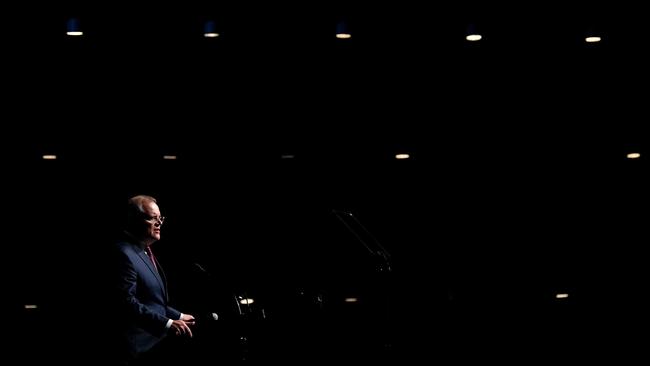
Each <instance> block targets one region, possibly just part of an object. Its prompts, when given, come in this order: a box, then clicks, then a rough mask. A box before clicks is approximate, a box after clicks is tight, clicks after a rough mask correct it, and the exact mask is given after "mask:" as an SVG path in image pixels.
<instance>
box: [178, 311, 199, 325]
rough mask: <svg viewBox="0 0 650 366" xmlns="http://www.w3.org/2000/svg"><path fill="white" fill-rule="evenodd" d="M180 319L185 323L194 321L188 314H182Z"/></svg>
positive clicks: (189, 323)
mask: <svg viewBox="0 0 650 366" xmlns="http://www.w3.org/2000/svg"><path fill="white" fill-rule="evenodd" d="M181 320H182V321H184V322H185V323H186V324H187V325H194V323H195V322H196V320H195V319H194V317H193V316H192V315H190V314H183V316H181Z"/></svg>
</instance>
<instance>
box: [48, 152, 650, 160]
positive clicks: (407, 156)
mask: <svg viewBox="0 0 650 366" xmlns="http://www.w3.org/2000/svg"><path fill="white" fill-rule="evenodd" d="M295 157H296V156H295V155H293V154H283V155H281V156H280V158H282V159H286V160H289V159H294V158H295ZM626 157H627V158H628V159H640V158H641V153H638V152H631V153H628V154H627V155H626ZM42 158H43V160H57V159H58V156H57V155H54V154H46V155H43V156H42ZM162 158H163V160H176V159H178V156H177V155H163V157H162ZM410 158H411V155H410V154H406V153H399V154H395V159H396V160H406V159H410Z"/></svg>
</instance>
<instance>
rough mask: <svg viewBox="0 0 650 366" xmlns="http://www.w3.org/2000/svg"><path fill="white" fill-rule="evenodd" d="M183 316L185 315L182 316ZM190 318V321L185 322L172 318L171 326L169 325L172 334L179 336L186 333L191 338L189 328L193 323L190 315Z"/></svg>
mask: <svg viewBox="0 0 650 366" xmlns="http://www.w3.org/2000/svg"><path fill="white" fill-rule="evenodd" d="M183 318H185V316H183ZM190 318H191V323H189V322H186V321H185V320H182V319H181V320H173V321H172V326H171V327H170V328H171V330H172V331H173V332H174V334H176V335H178V336H180V335H188V336H190V338H192V330H191V329H190V325H192V324H194V317H193V316H191V315H190Z"/></svg>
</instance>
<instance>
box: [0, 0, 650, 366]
mask: <svg viewBox="0 0 650 366" xmlns="http://www.w3.org/2000/svg"><path fill="white" fill-rule="evenodd" d="M169 4H170V5H161V4H156V5H137V6H136V5H133V4H119V3H106V4H101V3H100V4H93V6H92V7H89V6H88V5H83V4H79V3H75V2H60V3H58V4H49V5H40V4H39V5H36V4H23V5H21V6H17V7H16V6H12V7H9V6H7V7H6V9H5V10H4V11H3V14H5V19H4V21H3V24H2V40H3V44H2V58H3V65H4V66H3V70H4V72H3V81H2V88H3V89H4V92H3V95H4V98H3V101H2V104H3V112H4V113H3V116H4V118H3V119H4V121H3V127H2V134H1V135H0V136H1V137H2V144H1V145H0V146H1V147H0V152H1V153H2V157H1V158H0V162H1V163H2V166H3V174H2V179H3V181H4V184H3V187H5V199H4V200H3V202H4V210H5V214H4V215H3V217H4V224H3V225H2V227H3V232H4V233H5V235H4V238H5V239H4V240H5V245H4V247H5V254H4V255H3V257H4V258H6V262H5V266H3V267H4V268H3V274H2V278H3V288H4V290H5V295H4V296H3V298H4V301H3V308H2V309H3V313H4V314H5V315H7V316H8V317H9V318H10V319H11V321H10V322H9V324H10V327H11V329H13V332H12V334H14V335H15V337H14V339H16V340H17V343H16V344H17V346H18V347H17V348H13V349H14V350H16V351H19V352H20V354H21V355H23V360H25V361H28V360H31V359H32V357H35V356H37V355H40V354H43V353H44V354H48V355H52V356H53V357H54V355H55V356H56V357H57V358H58V357H61V358H63V359H72V358H76V356H81V355H87V354H90V355H91V356H93V355H94V354H93V350H94V347H95V345H96V344H101V343H102V342H103V334H102V333H103V329H105V328H104V327H106V326H108V324H105V323H104V320H105V316H104V315H103V314H104V312H106V311H109V312H110V309H105V308H103V306H102V301H101V299H102V291H101V287H99V284H100V283H101V279H102V273H101V270H99V269H100V268H102V267H101V266H100V265H97V264H98V263H101V262H102V256H101V254H102V250H103V248H104V247H105V246H106V245H110V242H111V240H112V239H113V238H114V237H115V235H116V233H117V232H118V230H117V228H118V226H119V223H120V219H121V214H122V209H123V205H124V203H125V201H126V199H127V198H128V197H130V196H131V195H135V194H150V195H154V196H155V197H157V198H158V199H159V203H160V206H161V210H162V212H163V214H164V215H166V216H167V217H168V220H167V221H166V222H165V225H164V230H163V233H162V234H163V239H162V241H161V242H160V243H158V244H156V246H155V248H154V249H155V250H156V253H157V255H158V257H159V259H160V261H161V262H162V263H163V265H164V268H165V271H166V273H167V276H168V277H169V281H170V283H169V285H170V290H171V292H172V298H173V299H174V301H175V303H176V304H177V305H178V307H179V308H180V309H181V310H182V311H186V312H190V313H194V314H195V315H197V316H199V317H200V320H204V321H203V322H201V321H200V322H199V325H198V326H197V329H196V333H197V337H196V339H195V342H191V343H189V344H188V345H187V347H189V348H190V349H192V353H191V356H189V357H190V358H193V359H195V360H198V359H199V358H200V359H202V360H203V359H208V360H211V359H218V360H222V361H223V360H225V361H228V362H235V361H238V360H241V359H243V358H246V359H248V360H250V361H259V362H267V361H269V360H273V359H277V360H303V361H304V360H308V361H313V360H321V359H326V360H331V361H340V360H342V359H350V358H351V357H352V358H353V359H356V360H361V361H366V362H367V361H376V360H389V359H394V360H396V361H398V362H401V361H403V360H411V359H412V360H414V359H421V358H422V357H424V358H425V359H427V360H433V361H438V362H441V361H442V360H445V362H448V363H460V362H463V361H465V360H468V359H470V358H472V357H479V358H481V359H484V360H487V359H494V360H501V361H503V360H514V361H516V360H521V359H525V360H532V359H545V360H554V359H556V358H559V357H566V358H569V359H575V360H585V359H590V360H596V359H599V358H601V357H602V356H605V355H622V356H623V357H627V356H630V357H631V356H643V355H642V354H641V353H642V352H641V351H642V350H643V349H644V347H643V346H642V345H643V339H645V336H642V335H641V336H639V335H637V334H643V330H644V329H645V327H646V326H647V325H648V321H647V315H646V314H645V308H646V307H647V305H648V300H647V295H646V292H647V284H646V280H645V279H646V278H647V277H648V274H647V271H648V270H647V265H646V260H645V259H646V257H645V256H644V254H643V253H645V248H644V245H645V243H646V241H647V236H646V233H645V230H644V229H645V227H646V222H647V219H648V214H647V205H648V196H647V189H646V187H647V185H648V178H647V176H646V174H645V173H646V171H647V157H646V156H645V153H646V152H647V149H648V144H647V143H648V141H647V140H648V139H647V134H646V133H645V132H643V131H646V127H645V126H644V124H645V121H646V119H647V108H646V103H645V100H646V99H647V92H646V89H647V88H645V84H647V81H648V71H647V69H648V68H647V64H648V62H647V61H648V60H647V56H646V55H647V54H648V53H647V50H646V49H644V48H647V46H646V45H645V41H644V40H643V38H642V33H640V32H641V31H643V27H644V24H645V23H644V22H643V20H644V19H643V17H642V12H641V11H640V10H639V9H640V5H638V6H632V5H629V4H622V3H620V2H616V3H615V2H609V4H608V3H607V2H605V3H604V4H588V3H578V4H573V5H571V6H568V5H557V4H552V3H551V4H549V3H546V2H544V3H539V4H536V3H532V4H527V5H518V6H514V5H509V6H505V5H502V6H493V5H487V4H476V3H472V2H462V3H456V2H442V3H440V4H438V3H437V4H420V3H412V4H411V3H408V2H407V3H405V2H386V3H385V4H384V5H376V4H365V5H361V4H348V3H345V2H334V3H328V4H322V3H314V4H310V5H295V4H273V5H268V4H267V5H257V4H256V5H253V4H245V5H244V4H236V3H234V2H233V3H223V2H212V3H209V4H201V3H196V2H182V3H181V2H171V3H169ZM71 16H74V17H79V18H80V20H81V24H82V27H83V28H84V31H85V35H84V36H83V37H78V38H75V37H67V36H66V35H65V22H66V20H67V19H68V18H69V17H71ZM206 19H216V20H217V22H218V24H219V26H220V27H221V28H220V30H221V37H219V38H216V39H206V38H204V37H202V33H201V32H202V23H203V21H205V20H206ZM339 19H344V20H346V21H348V23H349V24H350V25H351V27H352V34H353V37H352V38H351V39H350V40H338V39H336V38H335V37H334V29H335V28H334V25H335V24H336V22H337V21H338V20H339ZM469 22H477V23H478V24H480V25H481V26H482V27H483V28H482V29H483V30H484V32H483V34H484V39H483V40H482V41H481V42H479V43H468V42H466V41H465V40H464V31H465V27H466V26H467V24H468V23H469ZM589 28H593V29H597V30H599V31H600V32H601V34H602V35H603V41H602V42H601V43H598V44H586V43H584V41H583V37H584V32H585V30H586V29H589ZM400 152H407V153H409V154H411V159H409V160H395V159H394V156H395V154H396V153H400ZM629 152H640V153H641V154H642V156H641V158H640V159H636V160H631V159H626V154H627V153H629ZM43 154H56V155H57V157H58V158H57V160H54V161H49V160H42V159H41V157H42V155H43ZM164 155H176V156H177V159H176V160H163V158H162V157H163V156H164ZM288 155H290V156H293V158H287V156H288ZM334 209H336V210H343V211H349V212H352V213H353V214H354V215H355V216H356V217H357V218H358V219H359V220H360V222H361V223H362V224H363V225H364V226H365V227H366V228H367V229H368V230H369V232H370V233H372V235H373V236H374V237H375V238H376V239H377V240H378V242H379V243H380V244H381V245H383V247H385V248H386V250H387V251H388V252H389V253H390V254H391V263H390V264H391V265H392V266H391V269H392V271H390V273H387V272H386V271H381V272H380V271H378V268H384V267H382V266H381V264H384V263H383V262H382V261H379V262H378V258H377V257H375V256H373V255H372V254H370V253H369V252H368V251H367V250H366V248H365V247H364V245H363V244H362V243H361V242H360V241H358V240H357V239H355V236H354V235H352V234H351V233H350V232H348V231H346V229H345V227H344V226H342V225H341V223H340V222H339V221H338V219H336V217H335V216H334V215H333V214H332V210H334ZM197 264H199V265H200V266H201V267H202V268H203V269H204V270H205V271H202V270H200V269H199V268H198V266H197ZM378 266H379V267H378ZM384 269H385V268H384ZM557 293H568V294H569V297H568V298H567V299H563V300H562V299H556V298H555V295H556V294H557ZM245 295H249V296H250V297H253V298H254V299H255V303H254V304H253V305H251V307H244V308H243V310H242V312H243V315H240V313H239V309H238V308H237V306H236V302H235V301H234V298H235V296H245ZM346 297H358V298H359V301H358V302H357V303H345V302H344V299H345V298H346ZM26 304H37V305H38V308H37V309H35V310H28V309H25V308H24V305H26ZM386 306H388V311H387V310H386ZM213 311H215V312H218V313H219V314H220V316H221V318H220V320H219V321H217V322H211V321H209V320H208V319H207V316H208V314H209V313H211V312H213ZM639 332H641V333H639ZM241 337H245V338H246V341H247V342H242V339H241ZM9 344H10V345H13V343H9ZM387 344H388V345H390V347H387V346H386V345H387ZM41 351H42V352H41ZM84 351H87V352H84ZM522 357H523V358H522Z"/></svg>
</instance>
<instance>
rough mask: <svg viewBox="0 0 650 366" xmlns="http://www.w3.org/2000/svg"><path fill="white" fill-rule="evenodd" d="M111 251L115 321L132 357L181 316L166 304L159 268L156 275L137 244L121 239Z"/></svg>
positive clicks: (166, 299) (165, 289)
mask: <svg viewBox="0 0 650 366" xmlns="http://www.w3.org/2000/svg"><path fill="white" fill-rule="evenodd" d="M115 249H116V251H115V255H116V259H115V261H116V264H115V267H114V268H113V269H114V270H116V271H117V272H116V273H115V274H116V276H115V277H114V279H115V281H116V286H115V287H114V290H115V291H116V297H117V304H116V306H117V310H118V312H117V314H115V315H117V319H116V322H117V325H119V328H120V329H119V331H118V332H119V337H120V338H121V343H122V347H124V350H125V351H126V352H127V354H128V355H129V356H128V357H130V358H132V357H136V356H137V355H138V354H140V353H142V352H146V351H147V350H149V349H150V348H151V347H153V346H154V345H155V344H156V343H158V342H159V341H160V340H162V338H163V337H164V336H165V334H166V333H167V329H166V327H165V326H166V324H167V321H168V320H169V319H173V320H176V319H179V318H180V314H181V313H180V312H179V311H178V310H176V309H174V308H172V307H171V306H169V305H168V303H167V302H168V295H167V288H166V287H167V286H166V283H165V278H164V274H163V272H162V269H161V268H160V265H159V264H158V269H160V272H159V271H157V270H156V268H155V267H154V265H153V263H152V262H151V260H150V259H149V257H148V256H147V254H146V253H145V251H144V249H143V248H142V247H141V246H140V245H139V244H137V243H132V242H130V241H129V240H123V241H120V242H118V243H117V244H116V248H115Z"/></svg>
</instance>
